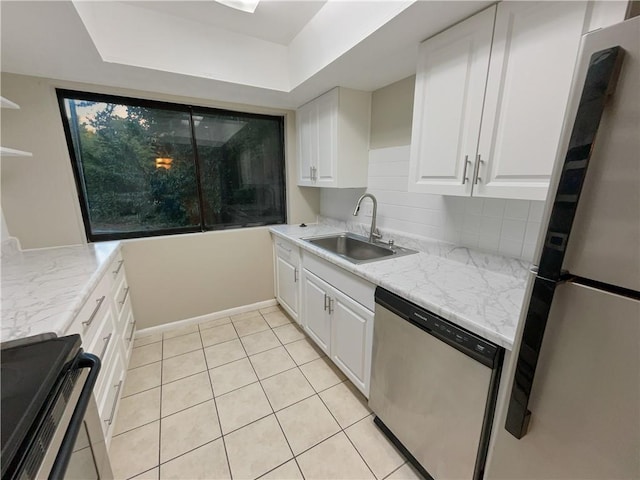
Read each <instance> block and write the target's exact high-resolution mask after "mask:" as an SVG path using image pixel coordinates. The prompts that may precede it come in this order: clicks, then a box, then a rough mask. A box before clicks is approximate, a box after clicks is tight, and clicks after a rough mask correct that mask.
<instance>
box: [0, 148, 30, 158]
mask: <svg viewBox="0 0 640 480" xmlns="http://www.w3.org/2000/svg"><path fill="white" fill-rule="evenodd" d="M32 156H33V154H32V153H31V152H25V151H23V150H16V149H15V148H8V147H0V157H32Z"/></svg>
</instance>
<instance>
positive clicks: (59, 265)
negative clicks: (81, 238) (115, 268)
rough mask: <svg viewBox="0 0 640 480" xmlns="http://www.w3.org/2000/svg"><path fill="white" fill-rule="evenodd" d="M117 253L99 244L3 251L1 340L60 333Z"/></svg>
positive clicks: (116, 244) (112, 245)
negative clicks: (7, 252) (6, 252)
mask: <svg viewBox="0 0 640 480" xmlns="http://www.w3.org/2000/svg"><path fill="white" fill-rule="evenodd" d="M119 249H120V242H101V243H93V244H89V245H75V246H70V247H58V248H47V249H40V250H25V251H18V250H16V251H12V252H10V253H9V254H4V252H3V256H2V294H1V296H2V329H1V333H0V341H2V342H5V341H8V340H14V339H17V338H22V337H28V336H31V335H38V334H41V333H47V332H54V333H55V334H57V335H63V334H64V333H65V331H66V330H67V328H68V327H69V325H70V324H71V323H72V321H73V319H74V317H75V316H76V315H77V313H78V312H79V310H80V307H81V306H82V304H83V303H84V302H85V301H86V299H87V298H88V297H89V294H90V293H91V290H92V289H93V288H94V287H95V286H96V285H97V283H98V281H99V280H100V278H101V277H102V273H103V272H104V270H105V269H106V268H107V267H108V266H109V264H110V263H111V261H112V260H113V258H115V256H116V254H117V252H118V250H119Z"/></svg>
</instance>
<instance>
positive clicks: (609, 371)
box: [485, 17, 640, 480]
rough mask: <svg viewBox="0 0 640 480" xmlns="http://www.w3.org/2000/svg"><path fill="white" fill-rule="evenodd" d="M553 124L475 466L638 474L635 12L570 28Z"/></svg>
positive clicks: (638, 32)
mask: <svg viewBox="0 0 640 480" xmlns="http://www.w3.org/2000/svg"><path fill="white" fill-rule="evenodd" d="M549 81H550V82H551V81H553V72H549ZM531 94H532V95H535V91H532V92H531ZM563 128H564V131H563V135H562V140H561V142H560V146H559V149H558V156H557V158H556V167H555V172H554V180H553V181H552V186H551V188H550V193H549V196H548V199H547V209H546V210H547V211H546V214H545V223H546V224H547V225H548V228H547V229H546V231H545V232H543V233H541V235H540V240H539V245H538V248H537V260H538V262H537V264H538V267H537V269H535V268H534V269H533V270H532V273H531V277H530V281H529V284H528V290H527V292H528V295H527V298H528V301H525V306H524V307H525V308H524V310H523V315H522V318H521V322H520V327H519V330H518V333H517V337H516V342H515V343H516V344H515V345H514V351H513V354H512V357H511V361H510V364H509V367H508V369H507V371H506V372H505V375H506V377H505V383H504V384H503V385H502V387H501V391H500V396H499V404H498V411H497V417H496V423H495V424H494V436H493V438H492V444H491V447H490V453H489V458H488V464H487V470H486V474H485V478H488V479H509V480H515V479H524V478H528V479H536V480H543V479H552V478H553V479H581V480H582V479H607V480H609V479H640V17H636V18H633V19H630V20H627V21H625V22H622V23H620V24H617V25H615V26H612V27H609V28H606V29H602V30H599V31H596V32H593V33H591V34H588V35H586V36H585V37H584V38H583V41H582V46H581V52H580V56H579V60H578V63H577V66H576V72H575V74H574V81H573V87H572V93H571V98H570V102H569V106H568V109H567V114H566V116H565V122H564V127H563ZM522 148H526V145H523V146H522Z"/></svg>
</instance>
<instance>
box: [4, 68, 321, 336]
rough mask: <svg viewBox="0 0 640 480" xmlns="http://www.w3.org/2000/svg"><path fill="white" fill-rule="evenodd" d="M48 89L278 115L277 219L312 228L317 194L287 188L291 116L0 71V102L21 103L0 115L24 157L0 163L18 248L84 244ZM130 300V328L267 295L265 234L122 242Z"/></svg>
mask: <svg viewBox="0 0 640 480" xmlns="http://www.w3.org/2000/svg"><path fill="white" fill-rule="evenodd" d="M55 87H62V88H71V89H77V90H84V91H89V92H98V93H111V94H116V95H125V96H133V97H138V98H151V99H157V100H163V101H169V102H178V103H190V104H195V105H203V106H212V107H216V106H217V107H221V108H230V109H237V110H241V111H252V112H255V113H267V114H281V115H284V116H285V139H286V145H285V148H286V151H285V155H286V158H287V164H286V175H287V192H286V194H287V219H288V221H289V222H291V223H300V222H303V221H304V222H309V223H310V222H314V221H315V220H316V218H317V214H318V211H319V198H320V194H319V192H318V190H317V189H313V188H299V187H297V186H296V182H295V179H296V178H297V163H296V162H295V161H292V159H295V158H296V148H295V141H291V140H290V139H295V114H294V112H292V111H286V110H273V109H265V108H258V107H252V106H248V105H233V104H225V103H223V102H212V101H209V100H202V99H193V98H187V97H178V96H170V95H161V94H154V93H153V92H140V91H135V90H125V89H114V88H107V87H103V86H99V85H88V84H79V83H71V82H63V81H55V80H50V79H44V78H37V77H28V76H23V75H12V74H6V73H3V74H2V95H3V96H4V97H6V98H9V99H11V100H13V101H15V102H16V103H18V104H19V105H20V106H21V109H20V110H7V109H3V111H2V118H1V120H2V141H3V143H6V144H7V145H11V146H12V147H14V148H18V149H21V150H27V151H30V152H33V157H31V158H12V157H7V158H3V160H2V163H1V165H0V166H1V169H2V175H1V178H0V179H1V182H2V189H1V195H2V212H3V213H4V217H5V218H6V223H7V226H8V231H10V232H11V234H12V235H13V236H15V237H17V238H18V239H19V240H20V242H21V244H22V247H23V248H38V247H54V246H60V245H70V244H79V243H83V242H85V241H86V239H85V238H86V237H85V232H84V226H83V224H82V219H81V216H80V208H79V203H78V198H77V192H76V188H75V184H74V180H73V173H72V170H71V160H70V158H69V153H68V150H67V145H66V141H65V137H64V132H63V129H62V121H61V117H60V112H59V109H58V105H57V99H56V95H55ZM124 257H125V262H126V268H127V276H128V278H129V284H130V286H131V299H132V302H133V309H134V313H135V315H136V319H137V321H138V322H139V326H140V327H151V326H155V325H161V324H163V323H168V322H171V321H175V320H181V319H184V318H187V317H190V316H194V315H204V314H207V313H212V312H217V311H221V310H226V309H228V308H232V307H239V306H243V305H247V304H252V303H256V302H260V301H264V300H269V299H272V298H273V265H272V263H273V260H272V250H271V239H270V236H269V233H268V232H267V230H266V229H265V228H249V229H236V230H228V231H218V232H207V233H197V234H191V235H175V236H169V237H158V238H145V239H140V240H136V241H135V242H130V243H125V246H124Z"/></svg>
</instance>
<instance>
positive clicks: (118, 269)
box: [113, 260, 124, 276]
mask: <svg viewBox="0 0 640 480" xmlns="http://www.w3.org/2000/svg"><path fill="white" fill-rule="evenodd" d="M122 265H124V260H120V261H119V262H118V268H116V269H115V270H114V271H113V275H114V276H116V275H118V274H119V273H120V270H121V269H122Z"/></svg>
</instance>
